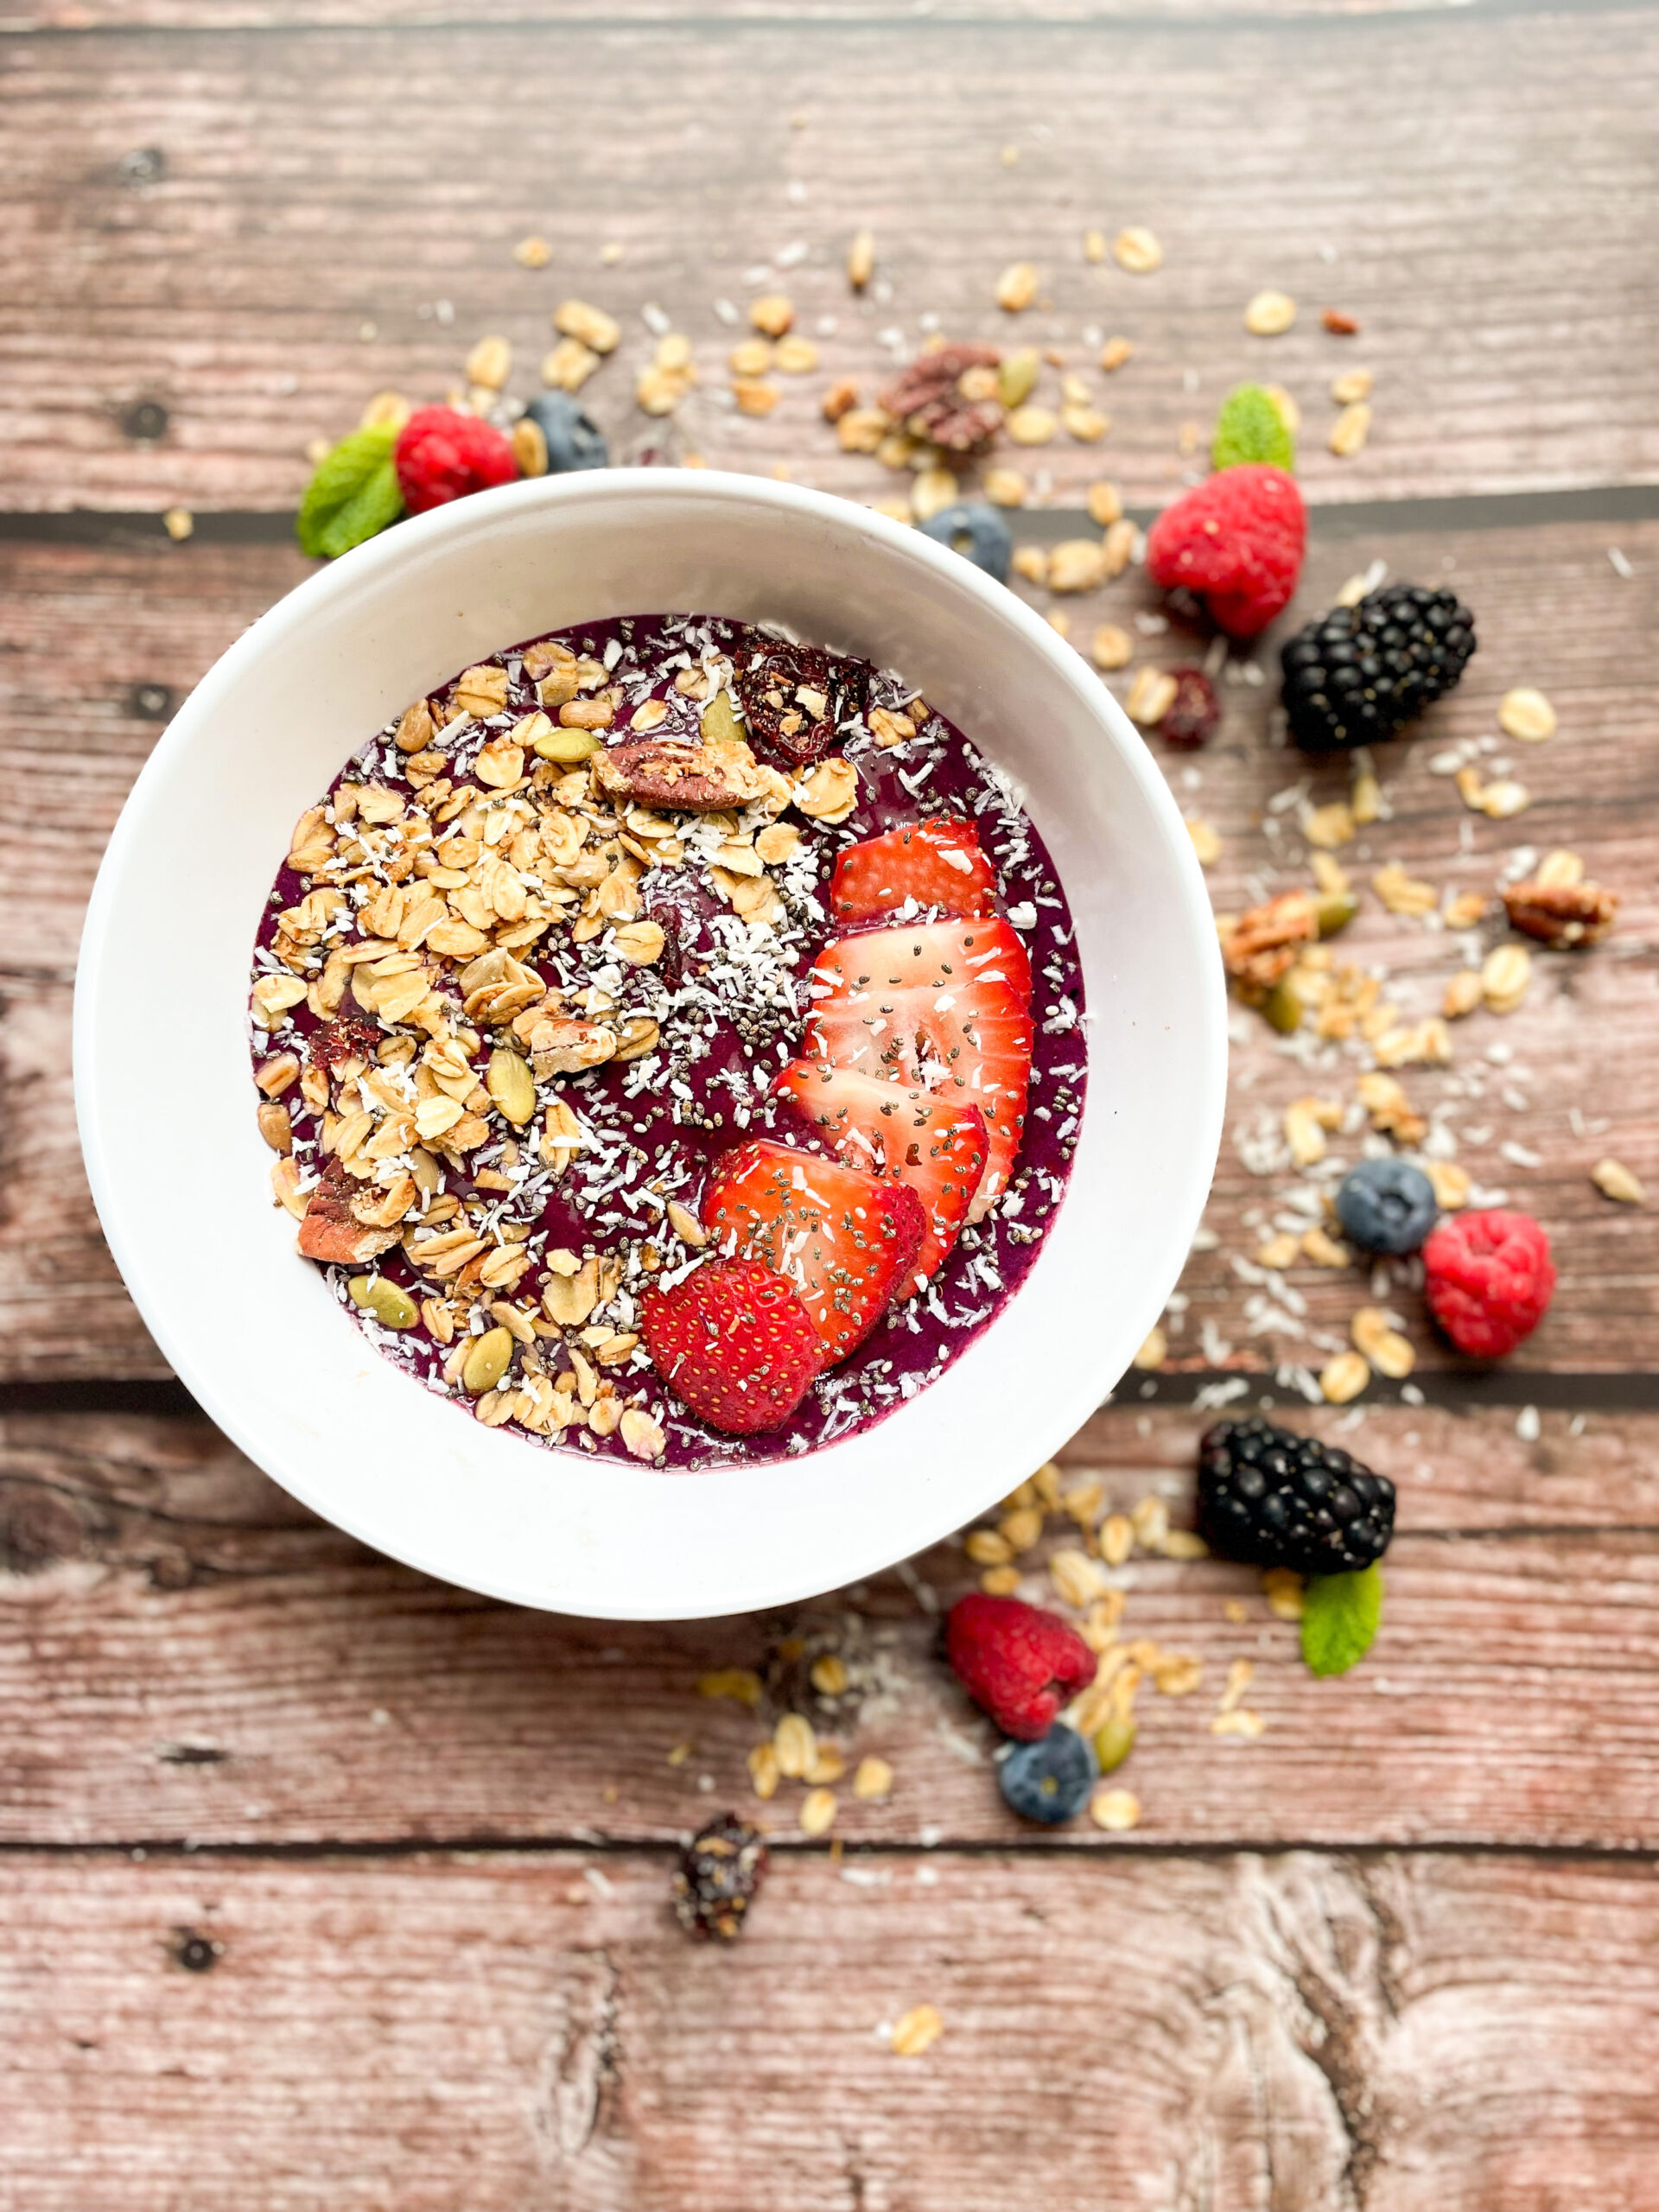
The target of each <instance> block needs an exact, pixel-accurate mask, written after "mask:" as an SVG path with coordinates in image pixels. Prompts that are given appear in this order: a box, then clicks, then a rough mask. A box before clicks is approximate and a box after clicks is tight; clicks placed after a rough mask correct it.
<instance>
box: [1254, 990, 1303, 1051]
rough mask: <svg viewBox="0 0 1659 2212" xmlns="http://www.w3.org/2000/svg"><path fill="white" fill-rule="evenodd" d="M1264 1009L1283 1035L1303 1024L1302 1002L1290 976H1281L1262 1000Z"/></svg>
mask: <svg viewBox="0 0 1659 2212" xmlns="http://www.w3.org/2000/svg"><path fill="white" fill-rule="evenodd" d="M1262 1013H1263V1014H1266V1016H1267V1018H1268V1023H1269V1025H1270V1026H1271V1027H1273V1028H1274V1029H1276V1030H1277V1031H1278V1032H1279V1034H1280V1035H1281V1037H1288V1036H1290V1035H1291V1034H1292V1033H1293V1032H1294V1031H1295V1030H1298V1029H1300V1027H1301V1026H1302V1002H1301V1000H1300V998H1299V997H1298V996H1297V995H1296V990H1295V987H1294V985H1293V983H1292V982H1291V980H1290V978H1289V976H1281V977H1280V979H1279V981H1278V982H1276V983H1275V984H1274V987H1273V988H1272V989H1271V990H1270V991H1269V992H1268V995H1267V997H1266V999H1265V1000H1264V1001H1263V1002H1262Z"/></svg>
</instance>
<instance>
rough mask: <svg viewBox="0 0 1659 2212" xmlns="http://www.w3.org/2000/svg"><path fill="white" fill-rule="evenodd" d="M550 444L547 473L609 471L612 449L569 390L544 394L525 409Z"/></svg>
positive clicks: (548, 445) (559, 474)
mask: <svg viewBox="0 0 1659 2212" xmlns="http://www.w3.org/2000/svg"><path fill="white" fill-rule="evenodd" d="M524 420H525V422H527V423H534V424H535V425H536V427H537V429H538V430H539V431H540V432H541V434H542V436H543V439H544V440H545V441H546V443H547V473H548V474H549V475H550V476H563V475H564V474H566V473H567V472H568V471H569V470H570V469H573V468H607V467H609V466H610V460H611V450H610V448H609V447H608V446H607V444H606V442H605V433H604V432H603V431H602V430H601V429H600V428H599V426H598V424H597V423H594V422H592V421H590V420H589V418H588V416H586V415H584V414H583V413H582V410H581V408H580V407H578V406H577V404H576V403H575V400H574V399H572V397H570V395H569V392H568V391H544V392H543V393H542V394H541V395H540V397H538V398H536V399H532V400H531V403H530V404H529V406H528V407H526V408H525V410H524Z"/></svg>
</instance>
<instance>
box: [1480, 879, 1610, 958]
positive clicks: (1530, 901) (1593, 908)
mask: <svg viewBox="0 0 1659 2212" xmlns="http://www.w3.org/2000/svg"><path fill="white" fill-rule="evenodd" d="M1503 906H1504V911H1505V912H1507V913H1508V915H1509V918H1510V927H1511V929H1517V930H1519V931H1522V934H1523V935H1524V936H1526V937H1535V938H1537V939H1538V940H1539V942H1540V943H1541V944H1550V945H1554V946H1556V947H1557V948H1560V947H1562V946H1571V945H1580V944H1599V942H1600V940H1601V939H1602V938H1605V936H1606V934H1607V932H1608V931H1609V930H1610V929H1611V927H1612V926H1613V917H1614V915H1615V914H1616V913H1617V912H1618V893H1617V892H1616V891H1604V890H1603V888H1602V887H1601V886H1600V884H1599V883H1541V882H1539V881H1538V880H1536V879H1532V880H1529V881H1528V882H1525V883H1511V884H1510V885H1509V886H1508V887H1506V888H1505V890H1504V893H1503Z"/></svg>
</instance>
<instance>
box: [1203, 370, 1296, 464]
mask: <svg viewBox="0 0 1659 2212" xmlns="http://www.w3.org/2000/svg"><path fill="white" fill-rule="evenodd" d="M1210 457H1211V461H1212V462H1213V463H1214V465H1215V467H1217V468H1236V467H1237V466H1238V464H1239V462H1240V461H1268V462H1269V463H1270V464H1271V465H1272V466H1273V467H1274V468H1286V469H1290V468H1294V467H1295V466H1296V442H1295V440H1294V438H1293V437H1292V436H1291V435H1290V431H1289V429H1288V428H1287V425H1286V423H1285V418H1284V416H1282V415H1281V413H1280V412H1279V409H1278V406H1277V405H1276V404H1275V403H1274V398H1273V396H1272V394H1271V393H1270V392H1269V391H1267V390H1266V389H1265V388H1264V387H1263V386H1262V385H1259V384H1236V385H1234V386H1233V388H1232V390H1231V391H1230V392H1229V393H1228V395H1227V397H1226V398H1225V399H1224V400H1223V401H1222V403H1221V412H1220V414H1219V415H1217V417H1216V436H1215V442H1214V444H1213V445H1212V446H1211V449H1210Z"/></svg>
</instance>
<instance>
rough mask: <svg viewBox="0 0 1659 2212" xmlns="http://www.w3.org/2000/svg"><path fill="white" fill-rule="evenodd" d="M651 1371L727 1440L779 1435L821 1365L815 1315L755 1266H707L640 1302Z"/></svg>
mask: <svg viewBox="0 0 1659 2212" xmlns="http://www.w3.org/2000/svg"><path fill="white" fill-rule="evenodd" d="M639 1328H640V1333H641V1334H642V1335H643V1336H644V1338H645V1349H646V1350H647V1351H649V1352H650V1354H651V1356H652V1359H653V1360H654V1361H655V1362H656V1363H657V1371H658V1374H659V1375H660V1376H662V1378H663V1380H664V1383H667V1385H668V1386H669V1388H670V1389H671V1390H672V1391H674V1392H675V1394H676V1395H677V1396H678V1397H680V1398H682V1399H683V1401H684V1402H685V1403H686V1405H687V1406H688V1407H690V1410H691V1411H692V1412H693V1413H694V1414H696V1416H697V1418H698V1420H699V1421H707V1422H708V1423H709V1427H711V1428H720V1429H724V1430H725V1431H726V1433H727V1434H728V1436H757V1435H759V1434H760V1433H761V1432H762V1431H764V1430H766V1429H769V1428H781V1427H783V1425H784V1423H785V1421H787V1420H788V1419H789V1417H790V1415H791V1414H792V1413H793V1412H794V1410H795V1408H796V1407H797V1406H798V1405H799V1404H800V1402H801V1400H802V1399H803V1398H804V1396H805V1395H806V1393H807V1389H808V1387H809V1386H810V1383H811V1382H812V1379H813V1377H814V1376H816V1375H817V1372H818V1370H819V1368H820V1367H821V1366H822V1365H823V1338H821V1337H820V1336H819V1334H818V1332H817V1329H816V1328H815V1327H814V1325H813V1322H812V1317H811V1315H810V1313H808V1312H807V1310H806V1308H805V1306H803V1305H802V1303H801V1301H800V1300H799V1299H798V1297H797V1296H796V1295H795V1293H794V1292H793V1290H791V1287H790V1286H789V1284H788V1283H787V1282H786V1281H785V1280H784V1278H783V1276H782V1275H780V1274H774V1273H773V1271H772V1269H771V1268H767V1267H763V1266H762V1265H761V1264H760V1262H759V1261H758V1260H709V1261H706V1262H704V1263H703V1265H702V1267H700V1268H696V1269H695V1270H694V1271H693V1272H692V1273H691V1274H689V1275H687V1276H686V1278H685V1279H684V1281H683V1282H677V1283H676V1284H675V1286H674V1287H673V1288H672V1289H671V1290H656V1289H652V1290H648V1291H647V1292H646V1293H645V1297H644V1298H643V1299H642V1300H640V1313H639Z"/></svg>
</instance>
